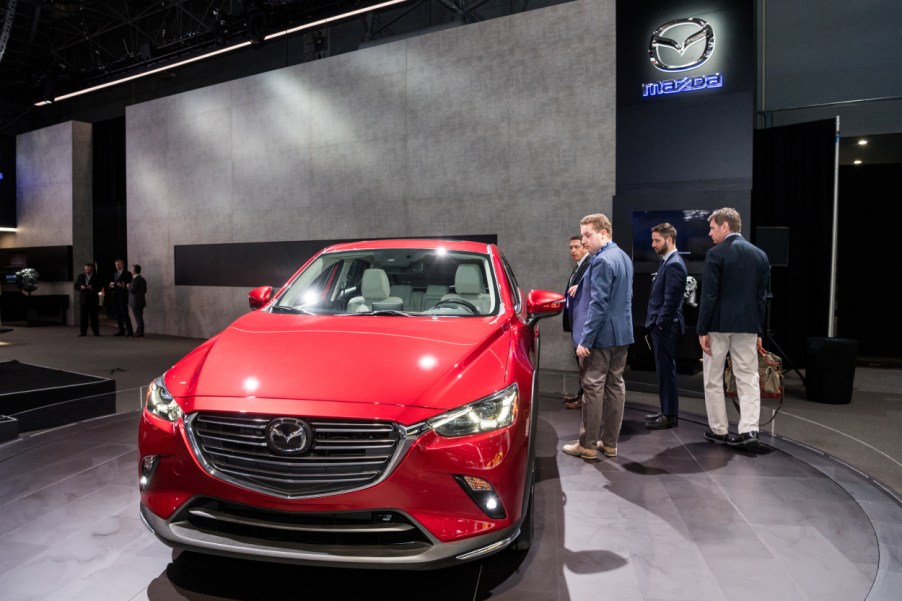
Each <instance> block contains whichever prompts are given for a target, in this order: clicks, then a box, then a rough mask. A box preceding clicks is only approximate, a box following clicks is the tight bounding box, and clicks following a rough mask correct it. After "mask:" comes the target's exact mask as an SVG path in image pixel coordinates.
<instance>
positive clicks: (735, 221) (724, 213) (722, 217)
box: [708, 207, 742, 234]
mask: <svg viewBox="0 0 902 601" xmlns="http://www.w3.org/2000/svg"><path fill="white" fill-rule="evenodd" d="M711 221H713V222H714V223H716V224H717V225H723V224H724V223H727V224H728V225H729V226H730V231H731V232H733V233H736V234H738V233H740V232H741V231H742V218H741V217H740V216H739V211H737V210H736V209H731V208H729V207H724V208H722V209H717V210H716V211H714V212H713V213H711V216H710V217H708V222H709V223H710V222H711Z"/></svg>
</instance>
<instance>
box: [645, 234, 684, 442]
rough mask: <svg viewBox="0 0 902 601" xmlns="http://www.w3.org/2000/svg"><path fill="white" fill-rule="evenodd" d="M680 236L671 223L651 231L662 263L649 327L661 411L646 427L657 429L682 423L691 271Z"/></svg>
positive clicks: (652, 297) (648, 315)
mask: <svg viewBox="0 0 902 601" xmlns="http://www.w3.org/2000/svg"><path fill="white" fill-rule="evenodd" d="M676 236H677V231H676V228H674V227H673V226H672V225H670V224H669V223H662V224H660V225H656V226H655V227H653V228H651V247H652V248H653V249H654V251H655V252H656V253H658V255H659V256H660V257H661V258H662V261H661V266H660V267H659V268H658V272H657V274H655V279H654V280H653V281H652V284H651V294H650V295H649V298H648V311H647V313H646V315H645V327H646V328H647V329H648V330H649V332H651V344H652V350H653V351H654V354H655V372H656V374H657V376H658V397H659V399H660V401H661V411H660V412H659V413H656V414H655V415H648V416H646V418H645V427H646V428H652V429H656V430H659V429H663V428H672V427H674V426H676V425H677V423H678V422H679V417H678V415H679V393H678V391H677V368H676V348H677V340H678V339H679V336H680V334H682V333H683V331H684V328H685V323H684V321H683V297H684V295H685V294H686V277H687V276H688V275H689V272H688V271H687V269H686V263H684V262H683V258H682V257H680V254H679V253H678V252H677V248H676Z"/></svg>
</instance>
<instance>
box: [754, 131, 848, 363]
mask: <svg viewBox="0 0 902 601" xmlns="http://www.w3.org/2000/svg"><path fill="white" fill-rule="evenodd" d="M835 130H836V126H835V121H834V120H833V119H829V120H824V121H814V122H811V123H802V124H798V125H788V126H784V127H774V128H771V129H762V130H757V131H756V132H755V140H754V160H753V179H752V223H753V224H754V226H755V228H758V227H786V228H788V237H789V240H788V248H789V261H788V264H787V266H786V267H777V266H774V267H772V268H771V293H772V297H771V300H770V304H769V305H770V306H769V321H770V330H771V333H772V342H771V348H769V349H768V350H772V351H774V352H778V353H779V350H780V349H782V351H783V353H782V354H783V355H784V358H786V359H788V360H789V362H790V363H791V366H792V367H797V368H799V367H804V366H805V360H806V357H805V339H806V338H808V337H820V336H826V335H827V331H828V329H827V328H828V323H829V319H830V306H829V295H830V252H831V244H832V242H831V240H832V227H833V180H834V165H835ZM746 237H748V238H750V239H751V240H752V241H753V242H757V238H756V236H755V232H746ZM765 344H767V341H765ZM775 346H779V349H777V348H773V347H775Z"/></svg>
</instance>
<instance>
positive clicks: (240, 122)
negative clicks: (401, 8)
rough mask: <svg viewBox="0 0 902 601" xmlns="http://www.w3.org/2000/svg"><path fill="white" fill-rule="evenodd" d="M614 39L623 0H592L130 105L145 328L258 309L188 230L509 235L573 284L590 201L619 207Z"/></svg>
mask: <svg viewBox="0 0 902 601" xmlns="http://www.w3.org/2000/svg"><path fill="white" fill-rule="evenodd" d="M600 39H603V40H607V41H608V42H610V43H599V40H600ZM613 40H614V2H613V0H577V1H575V2H571V3H568V4H565V5H560V6H555V7H551V8H547V9H541V10H534V11H530V12H526V13H521V14H518V15H514V16H512V17H507V18H500V19H494V20H491V21H486V22H482V23H478V24H474V25H468V26H466V27H457V28H454V29H449V30H445V31H441V32H437V33H433V34H429V35H423V36H419V37H415V38H410V39H406V40H401V41H398V42H394V43H390V44H384V45H380V46H375V47H372V48H367V49H365V50H361V51H358V52H353V53H348V54H343V55H340V56H335V57H331V58H328V59H324V60H320V61H315V62H312V63H307V64H302V65H298V66H295V67H289V68H286V69H281V70H278V71H271V72H267V73H263V74H260V75H256V76H253V77H248V78H245V79H241V80H237V81H232V82H229V83H226V84H221V85H217V86H211V87H209V88H204V89H203V90H197V91H194V92H188V93H185V94H180V95H178V96H174V97H170V98H164V99H161V100H157V101H152V102H147V103H144V104H139V105H135V106H131V107H129V108H128V109H127V113H126V116H127V136H128V166H127V169H128V180H127V181H128V203H129V204H128V206H129V211H128V219H129V225H128V230H129V256H130V257H132V258H133V259H134V260H135V261H137V262H139V263H141V264H142V266H143V267H144V269H145V274H146V277H147V279H148V283H149V285H150V292H149V295H148V308H147V311H146V313H145V316H146V319H147V323H148V331H150V332H161V333H168V334H176V335H185V336H197V337H206V336H209V335H211V334H214V333H216V332H217V331H219V330H220V329H221V328H223V327H224V326H226V325H227V324H228V323H229V322H230V321H231V320H232V319H234V318H235V317H237V316H238V315H240V314H241V313H243V312H244V311H246V310H247V302H246V292H247V291H246V290H244V289H237V288H224V287H205V286H178V287H176V286H174V281H173V279H174V278H173V250H172V248H173V246H174V245H178V244H202V243H239V242H259V241H278V240H317V239H330V238H357V237H360V238H373V237H400V236H440V235H455V234H461V233H468V234H474V235H475V234H497V235H498V237H499V245H500V246H501V248H502V250H503V251H504V252H505V254H506V255H507V256H508V258H509V260H510V261H511V263H512V265H513V266H514V269H515V270H516V273H517V276H518V278H519V280H520V284H521V286H522V287H523V288H524V289H527V290H528V289H530V288H550V289H553V290H559V289H562V288H563V285H564V282H565V280H566V277H567V275H568V274H569V272H570V268H571V265H570V261H569V258H568V255H567V240H568V239H569V237H570V236H571V235H572V234H574V233H578V231H579V226H578V220H579V219H580V218H581V217H582V216H584V215H586V214H587V213H592V212H597V211H605V212H607V213H608V214H610V213H611V198H612V195H613V193H614V110H615V107H614V104H615V94H614V74H615V73H614V47H613ZM616 228H617V224H615V238H616ZM260 283H261V284H266V283H271V282H260ZM543 332H544V334H545V336H544V340H545V347H544V349H543V363H544V366H545V367H549V368H558V369H568V370H570V369H573V360H572V347H571V345H570V342H569V339H568V338H567V337H566V336H565V335H564V333H563V332H562V331H561V328H560V321H557V320H555V321H551V322H548V323H547V325H545V327H544V328H543Z"/></svg>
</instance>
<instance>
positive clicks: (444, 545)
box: [138, 240, 564, 569]
mask: <svg viewBox="0 0 902 601" xmlns="http://www.w3.org/2000/svg"><path fill="white" fill-rule="evenodd" d="M249 302H250V305H251V308H252V309H256V310H255V311H253V312H250V313H248V314H247V315H245V316H243V317H241V318H239V319H238V320H236V321H235V322H234V323H232V324H231V325H230V326H229V327H227V328H226V329H225V330H223V331H222V332H221V333H219V334H218V335H216V336H214V337H213V338H211V339H210V340H208V341H207V342H205V343H204V344H202V345H201V346H199V347H198V348H197V349H195V350H194V351H192V352H191V353H189V354H188V355H186V356H185V357H184V358H182V359H181V360H180V361H179V362H178V363H177V364H176V365H175V366H173V367H172V368H171V369H169V370H168V371H167V372H166V373H165V374H163V375H162V376H160V377H158V378H157V379H156V380H154V382H153V383H152V384H151V385H150V387H149V391H148V393H147V397H146V403H145V408H144V411H143V413H142V417H141V424H140V430H139V451H140V455H139V465H138V472H139V478H140V482H139V486H140V491H141V516H142V518H143V520H144V522H145V523H146V524H147V526H148V527H149V528H150V529H151V530H152V531H153V532H154V533H155V534H156V535H157V537H159V538H160V539H161V540H162V541H163V542H164V543H166V544H167V545H170V546H172V547H176V548H182V549H188V550H192V551H198V552H202V553H212V554H219V555H226V556H234V557H244V558H251V559H261V560H268V561H281V562H289V563H300V564H317V565H326V566H356V567H366V568H399V569H418V568H434V567H439V566H446V565H450V564H455V563H459V562H463V561H467V560H471V559H476V558H479V557H483V556H485V555H488V554H490V553H494V552H496V551H499V550H501V549H503V548H505V547H508V546H513V547H514V548H519V549H526V548H528V546H529V543H530V540H531V536H532V523H533V512H532V501H533V479H534V460H533V458H534V447H535V439H536V423H537V413H536V411H537V407H536V405H535V400H536V394H537V392H536V390H537V387H536V376H537V370H538V358H539V330H538V327H537V325H536V322H537V321H538V320H539V319H540V318H543V317H550V316H552V315H556V314H558V313H559V312H560V311H561V309H562V308H563V303H564V298H563V296H562V295H560V294H557V293H555V292H549V291H543V290H533V291H532V292H530V293H529V294H527V295H524V294H523V293H522V292H521V290H520V289H519V288H518V287H517V282H516V280H515V279H514V275H513V273H512V271H511V268H510V265H509V264H508V262H507V261H506V260H505V258H504V256H503V255H502V254H501V252H500V251H499V250H498V248H497V247H496V246H495V245H492V244H485V243H477V242H460V241H447V240H443V241H438V240H383V241H371V242H359V243H350V244H339V245H335V246H331V247H329V248H326V249H325V250H322V251H321V252H319V253H318V254H316V255H315V256H314V257H313V258H311V259H310V260H309V261H307V263H306V264H305V265H304V266H303V267H302V268H301V269H300V270H299V271H298V272H297V273H296V274H295V275H294V276H293V277H292V278H291V279H290V280H289V281H288V283H286V284H285V285H284V286H283V287H282V288H281V289H280V290H278V291H277V292H274V291H273V289H272V288H271V287H269V286H264V287H261V288H257V289H255V290H253V291H251V293H250V295H249Z"/></svg>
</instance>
